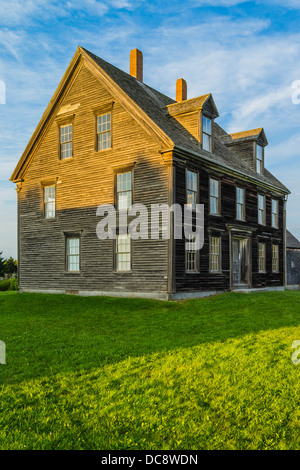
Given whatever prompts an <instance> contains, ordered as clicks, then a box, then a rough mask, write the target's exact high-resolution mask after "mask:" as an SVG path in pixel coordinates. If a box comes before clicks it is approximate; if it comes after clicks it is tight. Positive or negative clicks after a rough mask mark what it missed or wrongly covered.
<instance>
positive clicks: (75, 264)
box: [67, 236, 80, 272]
mask: <svg viewBox="0 0 300 470" xmlns="http://www.w3.org/2000/svg"><path fill="white" fill-rule="evenodd" d="M67 270H68V271H69V272H78V271H80V237H75V236H74V237H67Z"/></svg>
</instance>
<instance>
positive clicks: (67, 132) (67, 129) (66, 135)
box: [60, 124, 72, 144]
mask: <svg viewBox="0 0 300 470" xmlns="http://www.w3.org/2000/svg"><path fill="white" fill-rule="evenodd" d="M71 140H72V124H70V125H68V126H62V127H61V128H60V143H61V144H63V143H64V142H70V141H71Z"/></svg>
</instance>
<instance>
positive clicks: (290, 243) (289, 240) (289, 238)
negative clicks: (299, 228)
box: [286, 230, 300, 250]
mask: <svg viewBox="0 0 300 470" xmlns="http://www.w3.org/2000/svg"><path fill="white" fill-rule="evenodd" d="M286 247H287V248H290V249H292V248H296V249H298V250H300V242H299V240H298V239H297V238H296V237H294V235H292V234H291V232H289V231H288V230H287V231H286Z"/></svg>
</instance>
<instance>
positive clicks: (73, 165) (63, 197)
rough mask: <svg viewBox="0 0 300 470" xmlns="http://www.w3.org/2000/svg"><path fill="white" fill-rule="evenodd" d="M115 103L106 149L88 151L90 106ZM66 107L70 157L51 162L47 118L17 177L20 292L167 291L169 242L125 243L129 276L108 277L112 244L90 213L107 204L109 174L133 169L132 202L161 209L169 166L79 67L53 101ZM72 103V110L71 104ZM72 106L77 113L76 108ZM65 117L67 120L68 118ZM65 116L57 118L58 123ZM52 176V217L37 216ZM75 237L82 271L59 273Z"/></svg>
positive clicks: (54, 152) (54, 132)
mask: <svg viewBox="0 0 300 470" xmlns="http://www.w3.org/2000/svg"><path fill="white" fill-rule="evenodd" d="M112 101H113V102H114V103H113V108H112V145H113V148H112V149H109V150H104V151H100V152H96V151H95V114H94V108H96V107H101V105H103V104H105V103H108V102H112ZM68 105H70V106H73V107H74V109H75V108H76V109H75V111H74V112H73V113H75V116H74V121H73V123H74V127H73V132H74V134H73V158H72V159H66V160H59V158H58V123H57V122H56V118H57V116H55V115H54V116H53V118H52V120H51V122H50V124H49V126H48V128H47V130H46V132H45V134H44V136H43V138H42V139H41V141H40V144H39V146H38V147H37V149H36V151H35V154H34V156H33V158H32V161H31V163H30V165H29V167H28V169H27V172H26V174H25V176H24V182H23V183H22V187H21V190H20V192H19V200H20V208H19V209H20V224H19V233H20V241H19V243H20V288H21V289H23V290H26V289H52V290H53V289H64V290H73V291H76V290H97V291H130V292H132V291H134V292H136V291H144V292H148V291H152V292H165V291H166V290H167V274H168V242H167V241H166V240H161V241H160V240H158V241H157V240H136V241H134V240H133V241H132V271H131V272H128V273H117V272H115V271H114V242H113V241H112V240H103V241H101V240H99V239H98V238H97V235H96V226H97V223H98V222H99V221H100V218H99V217H96V209H97V207H98V206H99V205H100V204H104V203H110V204H114V181H115V172H116V171H118V168H120V170H119V171H122V169H123V168H124V165H125V166H126V165H127V164H129V165H132V164H133V163H134V162H135V166H134V170H133V172H134V187H133V202H134V203H143V204H145V205H146V206H147V207H148V208H150V204H154V203H168V168H167V167H166V166H165V165H164V164H162V162H161V155H160V153H159V149H160V146H159V145H158V143H157V142H156V141H155V140H154V139H153V137H152V136H150V135H149V134H148V133H147V132H146V131H144V129H143V128H142V127H141V126H140V125H139V124H138V123H137V122H136V120H135V119H134V118H133V117H132V116H131V114H130V113H129V112H128V111H127V110H126V109H125V108H124V106H123V105H122V104H121V103H120V102H118V101H117V100H115V99H114V97H113V96H111V95H110V93H108V91H107V90H106V89H105V88H104V86H102V84H101V83H100V82H99V81H98V80H97V79H96V78H95V77H94V76H93V74H92V73H90V71H89V70H87V69H86V68H85V67H84V66H83V67H82V68H81V70H80V71H79V72H78V75H77V77H76V78H75V80H74V82H73V83H72V85H71V86H70V87H69V90H68V91H67V93H66V95H65V97H64V98H63V100H62V102H61V103H60V106H59V109H61V108H62V109H67V106H68ZM74 105H75V106H74ZM76 105H77V107H76ZM69 114H70V115H71V114H72V112H71V113H69ZM65 116H66V117H67V116H68V113H66V114H60V115H59V118H63V117H65ZM55 178H57V185H56V201H57V207H56V218H55V220H46V219H45V218H44V216H43V187H42V184H41V183H42V182H43V181H46V180H48V179H49V180H51V179H55ZM66 232H69V233H81V272H80V273H79V274H77V273H76V274H73V273H68V272H66V269H65V259H66V253H65V233H66Z"/></svg>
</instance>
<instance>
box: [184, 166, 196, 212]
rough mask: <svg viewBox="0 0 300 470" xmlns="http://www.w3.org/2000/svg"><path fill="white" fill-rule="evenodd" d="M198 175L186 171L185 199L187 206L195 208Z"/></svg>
mask: <svg viewBox="0 0 300 470" xmlns="http://www.w3.org/2000/svg"><path fill="white" fill-rule="evenodd" d="M197 188H198V175H197V173H195V172H193V171H189V170H187V172H186V199H187V202H186V204H187V206H188V207H190V208H191V209H196V204H197V199H198V197H197V194H198V189H197Z"/></svg>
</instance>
